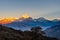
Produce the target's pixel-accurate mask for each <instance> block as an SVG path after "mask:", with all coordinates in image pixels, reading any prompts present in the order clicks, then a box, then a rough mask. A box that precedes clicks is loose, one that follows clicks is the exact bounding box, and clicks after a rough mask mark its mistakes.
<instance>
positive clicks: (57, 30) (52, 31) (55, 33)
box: [45, 25, 60, 39]
mask: <svg viewBox="0 0 60 40" xmlns="http://www.w3.org/2000/svg"><path fill="white" fill-rule="evenodd" d="M45 32H46V35H47V36H49V37H56V38H58V39H60V25H54V26H52V27H50V28H48V29H46V30H45Z"/></svg>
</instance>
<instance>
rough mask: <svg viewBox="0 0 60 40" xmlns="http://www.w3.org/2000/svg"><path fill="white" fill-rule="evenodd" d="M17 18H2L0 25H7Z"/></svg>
mask: <svg viewBox="0 0 60 40" xmlns="http://www.w3.org/2000/svg"><path fill="white" fill-rule="evenodd" d="M16 19H17V18H14V17H10V18H3V19H1V20H0V24H7V23H10V22H12V21H14V20H16Z"/></svg>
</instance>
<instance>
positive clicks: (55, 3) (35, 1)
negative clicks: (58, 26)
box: [0, 0, 60, 19]
mask: <svg viewBox="0 0 60 40" xmlns="http://www.w3.org/2000/svg"><path fill="white" fill-rule="evenodd" d="M25 13H26V14H29V15H30V16H32V17H33V18H38V17H45V18H48V19H53V18H59V17H60V0H0V18H2V17H20V16H21V15H22V14H25Z"/></svg>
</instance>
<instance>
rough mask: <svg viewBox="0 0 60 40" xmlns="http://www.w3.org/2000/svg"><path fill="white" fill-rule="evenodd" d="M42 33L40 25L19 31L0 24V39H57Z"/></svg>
mask: <svg viewBox="0 0 60 40" xmlns="http://www.w3.org/2000/svg"><path fill="white" fill-rule="evenodd" d="M43 34H44V32H43V31H41V28H40V27H35V28H31V30H30V31H28V30H26V31H21V30H14V29H12V28H7V27H5V26H2V25H0V40H57V39H56V38H51V37H46V36H44V35H43Z"/></svg>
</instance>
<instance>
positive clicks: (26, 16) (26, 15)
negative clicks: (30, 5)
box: [20, 14, 30, 18]
mask: <svg viewBox="0 0 60 40" xmlns="http://www.w3.org/2000/svg"><path fill="white" fill-rule="evenodd" d="M29 17H30V16H29V15H28V14H23V15H22V16H21V17H20V18H29Z"/></svg>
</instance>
